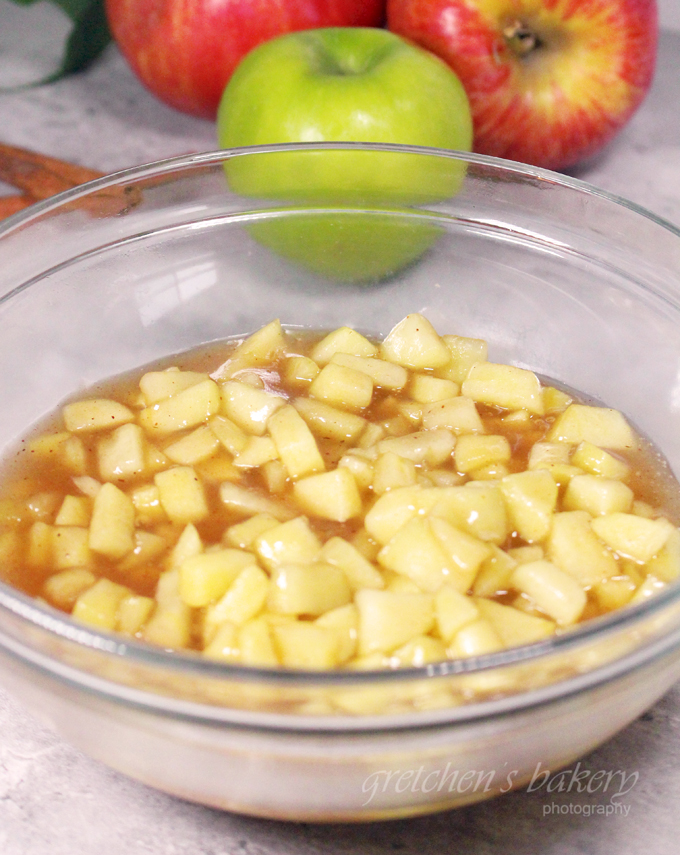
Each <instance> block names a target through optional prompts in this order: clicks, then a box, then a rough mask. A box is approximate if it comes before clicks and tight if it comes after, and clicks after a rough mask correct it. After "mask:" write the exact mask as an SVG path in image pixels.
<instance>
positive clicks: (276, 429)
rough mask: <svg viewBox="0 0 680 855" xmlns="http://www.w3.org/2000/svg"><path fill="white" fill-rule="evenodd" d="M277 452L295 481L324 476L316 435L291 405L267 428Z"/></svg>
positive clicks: (279, 412)
mask: <svg viewBox="0 0 680 855" xmlns="http://www.w3.org/2000/svg"><path fill="white" fill-rule="evenodd" d="M267 427H268V429H269V434H270V436H271V438H272V439H273V440H274V444H275V446H276V450H277V451H278V454H279V458H280V460H281V462H282V463H283V465H284V466H285V467H286V469H287V471H288V474H289V475H290V477H291V478H294V479H297V478H303V477H304V476H306V475H311V474H313V473H315V472H323V471H324V470H325V468H326V467H325V464H324V462H323V457H322V456H321V452H320V451H319V448H318V446H317V444H316V439H315V438H314V435H313V434H312V432H311V431H310V429H309V428H308V427H307V424H306V423H305V421H304V419H303V418H302V416H301V415H300V414H299V413H298V411H297V410H296V409H295V408H294V407H292V406H291V405H290V404H286V406H284V407H283V409H281V410H279V411H278V412H277V413H274V415H272V417H271V418H270V419H269V422H268V424H267Z"/></svg>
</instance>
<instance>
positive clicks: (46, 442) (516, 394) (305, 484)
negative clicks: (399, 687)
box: [0, 314, 680, 669]
mask: <svg viewBox="0 0 680 855" xmlns="http://www.w3.org/2000/svg"><path fill="white" fill-rule="evenodd" d="M225 348H226V349H225ZM58 420H59V423H57V417H55V420H54V421H53V426H52V427H50V429H48V430H45V429H43V430H42V431H41V432H40V433H39V434H35V435H32V436H31V437H30V438H28V439H27V440H26V441H25V442H24V443H23V444H22V449H21V451H20V452H19V453H18V454H17V455H16V457H17V461H16V462H14V463H13V464H12V465H11V466H8V467H7V471H6V473H5V475H6V477H5V480H6V482H7V486H6V487H5V490H4V498H3V499H2V500H1V501H0V566H3V567H5V568H6V578H7V580H8V581H9V582H11V583H12V584H14V585H16V586H18V587H21V588H23V589H24V590H25V591H28V592H29V593H31V594H34V595H36V596H39V597H41V598H43V599H44V600H46V601H47V602H48V603H50V604H51V605H52V606H55V607H56V608H58V609H61V610H64V611H66V612H69V613H70V614H72V615H73V617H74V618H75V619H76V620H78V621H83V622H84V623H86V624H89V625H91V626H94V627H97V628H98V629H102V630H107V631H114V632H119V633H124V634H125V635H127V636H134V637H136V638H138V639H142V640H144V641H146V642H149V643H151V644H155V645H161V646H162V647H164V648H170V649H182V648H189V649H192V650H196V651H201V652H202V653H203V654H204V655H205V656H209V657H212V658H215V659H219V660H224V661H228V662H233V663H241V664H244V665H251V666H265V667H278V666H283V667H286V668H303V669H329V668H363V669H366V668H393V667H403V666H414V665H420V664H423V663H428V662H434V661H440V660H445V659H447V658H457V657H466V656H475V655H480V654H485V653H489V652H492V651H497V650H500V649H503V648H507V647H512V646H516V645H523V644H528V643H531V642H535V641H538V640H541V639H544V638H546V637H548V636H551V635H553V634H555V633H561V632H564V631H566V630H568V629H569V628H571V627H574V626H575V625H577V624H579V623H580V622H582V621H584V620H587V619H589V618H592V617H596V616H598V615H601V614H604V613H606V612H609V611H611V610H614V609H618V608H621V607H623V606H626V605H628V604H632V603H638V602H640V601H641V600H644V599H645V598H647V597H649V596H652V595H653V594H654V593H655V592H656V591H657V590H659V589H660V588H662V587H663V586H665V585H667V584H668V583H669V582H671V581H672V580H673V579H675V578H676V577H677V576H678V575H679V574H680V531H679V530H678V528H677V527H676V525H674V524H673V522H671V519H673V512H672V510H669V508H670V507H671V506H670V505H669V504H668V502H667V500H666V498H665V497H666V495H670V494H671V492H672V489H674V488H677V485H676V484H675V485H674V487H670V488H669V485H671V484H672V483H673V484H674V482H673V479H672V478H671V476H670V474H668V473H666V474H664V472H663V471H662V469H663V466H662V464H661V463H660V462H658V458H657V457H656V456H655V455H654V454H653V450H651V449H649V447H648V445H647V444H646V443H645V442H644V441H643V440H642V439H641V438H640V437H639V436H637V435H636V434H635V433H634V431H633V430H632V429H631V427H630V426H629V424H628V423H627V421H626V419H625V418H624V417H623V415H622V414H621V413H619V412H618V411H616V410H613V409H608V408H605V407H599V406H592V405H589V404H586V403H583V402H581V401H579V400H577V399H575V398H573V397H572V396H571V395H569V394H567V393H566V392H564V391H562V390H560V389H558V388H556V387H554V386H551V385H545V384H543V383H541V381H540V380H539V378H538V377H537V376H536V375H535V374H534V373H532V372H531V371H528V370H525V369H522V368H518V367H515V366H513V365H503V364H497V363H494V362H490V361H488V359H487V346H486V343H485V342H484V341H482V340H479V339H474V338H465V337H462V336H457V335H439V334H438V333H437V332H436V331H435V329H434V328H433V327H432V325H431V324H430V323H429V321H427V320H426V319H425V318H424V317H422V316H421V315H418V314H413V315H409V316H407V317H406V318H405V319H404V320H403V321H402V322H401V323H399V324H398V325H397V326H396V327H395V328H394V329H393V330H392V331H391V332H390V333H389V335H388V336H387V337H386V338H385V339H384V340H383V341H382V342H381V343H378V342H375V341H372V340H369V339H368V338H366V337H365V336H363V335H361V334H360V333H358V332H357V331H355V330H353V329H350V328H348V327H343V328H340V329H337V330H335V331H334V332H331V333H330V334H327V335H321V334H319V335H316V336H312V335H303V334H300V333H299V332H297V333H293V332H288V331H284V330H283V329H282V328H281V325H280V324H279V322H278V321H274V322H272V323H270V324H268V325H267V326H265V327H263V328H262V329H261V330H259V331H258V332H256V333H255V334H253V335H251V336H250V337H249V338H246V339H244V340H242V341H240V342H236V343H227V344H226V345H224V344H223V345H221V346H220V348H219V349H216V348H215V347H211V348H210V349H208V350H205V351H203V352H201V353H200V354H187V355H185V356H182V357H176V358H175V364H173V365H170V366H169V367H160V368H155V369H154V370H148V371H145V373H143V374H142V375H141V377H140V376H139V374H138V375H137V377H136V378H134V380H132V379H131V378H129V377H128V378H122V379H121V378H118V379H117V380H115V381H112V383H111V384H110V386H108V387H106V388H105V389H99V390H96V391H94V392H93V393H92V394H91V395H90V396H89V397H87V398H84V399H82V400H74V401H72V402H70V403H67V404H66V405H65V406H64V407H63V408H62V409H61V412H60V414H59V416H58ZM660 484H661V485H664V484H665V485H666V488H667V489H666V492H664V489H662V488H661V487H659V485H660Z"/></svg>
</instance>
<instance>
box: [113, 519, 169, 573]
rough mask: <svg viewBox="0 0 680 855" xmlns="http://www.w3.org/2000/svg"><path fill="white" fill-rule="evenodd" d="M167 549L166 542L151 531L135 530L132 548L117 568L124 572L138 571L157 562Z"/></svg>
mask: <svg viewBox="0 0 680 855" xmlns="http://www.w3.org/2000/svg"><path fill="white" fill-rule="evenodd" d="M167 549H168V541H167V539H166V538H165V537H163V536H162V535H160V534H156V533H155V532H153V531H144V530H143V529H142V530H140V529H137V530H136V531H135V535H134V547H133V548H132V551H131V552H128V554H127V555H126V556H125V557H124V558H123V559H122V560H121V561H120V563H119V565H118V566H119V568H120V569H121V570H123V571H124V572H126V573H127V572H129V571H135V570H136V571H138V570H139V568H140V567H144V565H147V564H151V563H153V562H155V561H157V560H158V559H159V558H160V556H161V555H163V553H164V552H166V551H167Z"/></svg>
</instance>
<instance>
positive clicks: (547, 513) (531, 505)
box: [500, 469, 557, 543]
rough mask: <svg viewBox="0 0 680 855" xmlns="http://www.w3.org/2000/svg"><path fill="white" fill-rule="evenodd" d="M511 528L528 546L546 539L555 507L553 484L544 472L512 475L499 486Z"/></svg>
mask: <svg viewBox="0 0 680 855" xmlns="http://www.w3.org/2000/svg"><path fill="white" fill-rule="evenodd" d="M500 487H501V491H502V493H503V496H504V498H505V502H506V505H507V509H508V515H509V517H510V524H511V526H512V527H513V528H514V529H515V530H516V531H517V533H518V534H519V536H520V537H521V538H522V539H523V540H526V541H527V542H529V543H534V542H537V541H539V542H540V541H542V540H544V539H545V538H546V537H547V536H548V532H549V531H550V525H551V522H552V515H553V512H554V511H555V508H556V505H557V484H556V483H555V481H554V480H553V478H552V477H551V476H550V473H549V472H546V471H545V470H544V469H534V470H532V471H530V472H515V473H513V474H512V475H507V476H506V477H505V478H503V479H502V480H501V482H500Z"/></svg>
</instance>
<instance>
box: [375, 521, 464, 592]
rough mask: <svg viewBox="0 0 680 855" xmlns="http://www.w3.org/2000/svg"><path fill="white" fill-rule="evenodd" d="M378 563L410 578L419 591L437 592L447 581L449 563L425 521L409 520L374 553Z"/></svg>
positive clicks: (448, 577)
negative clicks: (376, 554)
mask: <svg viewBox="0 0 680 855" xmlns="http://www.w3.org/2000/svg"><path fill="white" fill-rule="evenodd" d="M378 562H379V563H380V564H381V565H382V566H383V567H386V568H388V569H389V570H393V571H394V572H395V573H399V574H400V575H402V576H406V577H407V578H409V579H411V581H413V582H414V583H415V584H416V585H417V586H418V587H419V588H420V590H421V591H428V592H432V591H437V590H438V589H439V588H440V587H441V586H442V585H443V584H444V583H445V582H447V581H449V579H450V575H451V572H452V567H451V565H452V561H451V559H450V558H449V556H448V555H447V554H446V552H445V551H444V548H443V547H442V545H441V544H440V543H439V542H438V540H437V538H436V537H435V536H434V534H433V532H432V530H431V528H430V525H429V524H428V521H427V520H425V519H423V518H422V517H417V516H416V517H413V519H411V520H410V521H409V522H408V523H406V525H405V526H403V528H400V529H399V531H397V533H396V534H395V535H394V537H393V538H392V539H391V540H390V541H389V542H388V543H387V544H385V546H383V548H382V549H381V550H380V552H379V553H378Z"/></svg>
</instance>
